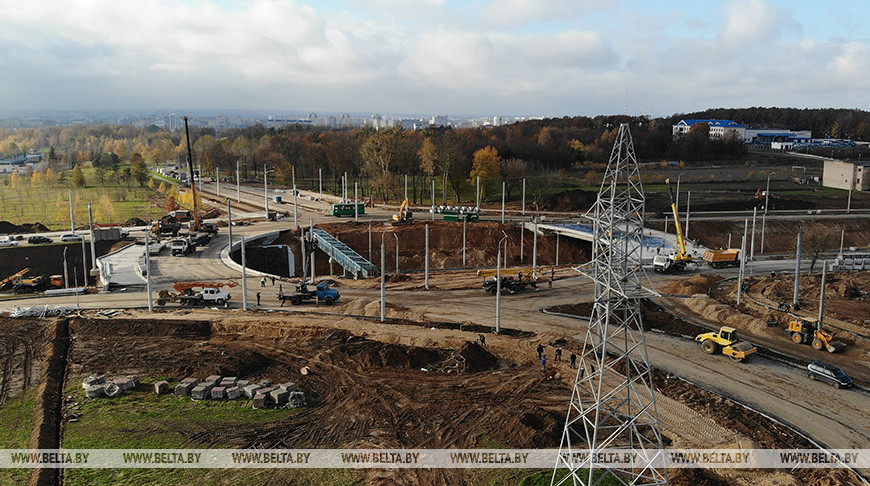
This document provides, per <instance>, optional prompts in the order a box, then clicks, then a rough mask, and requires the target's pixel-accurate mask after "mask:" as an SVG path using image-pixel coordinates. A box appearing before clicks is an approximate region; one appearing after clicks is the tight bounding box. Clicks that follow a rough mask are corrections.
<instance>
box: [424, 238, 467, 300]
mask: <svg viewBox="0 0 870 486" xmlns="http://www.w3.org/2000/svg"><path fill="white" fill-rule="evenodd" d="M463 253H464V251H463ZM424 260H425V262H426V269H425V272H426V290H429V225H428V224H427V225H426V255H425V258H424Z"/></svg>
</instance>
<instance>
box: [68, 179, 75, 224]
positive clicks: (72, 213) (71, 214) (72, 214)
mask: <svg viewBox="0 0 870 486" xmlns="http://www.w3.org/2000/svg"><path fill="white" fill-rule="evenodd" d="M69 230H70V231H71V232H73V233H75V232H76V215H75V211H74V210H73V198H72V189H70V190H69Z"/></svg>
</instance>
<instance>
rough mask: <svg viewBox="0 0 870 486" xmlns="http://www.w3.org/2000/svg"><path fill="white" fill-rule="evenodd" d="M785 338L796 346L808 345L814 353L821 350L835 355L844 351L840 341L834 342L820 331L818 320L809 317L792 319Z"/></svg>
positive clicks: (825, 333)
mask: <svg viewBox="0 0 870 486" xmlns="http://www.w3.org/2000/svg"><path fill="white" fill-rule="evenodd" d="M785 334H786V336H788V337H790V338H791V340H792V341H794V342H795V343H797V344H806V343H810V344H811V345H812V347H813V349H815V350H816V351H821V350H822V349H824V350H827V351H828V352H829V353H836V352H837V351H842V350H844V349H846V345H845V344H844V343H842V342H840V341H834V337H833V336H832V335H831V333H829V332H828V331H825V330H824V329H822V326H821V324H820V323H819V321H818V319H813V318H811V317H807V318H800V319H793V320H791V321H789V323H788V327H786V328H785Z"/></svg>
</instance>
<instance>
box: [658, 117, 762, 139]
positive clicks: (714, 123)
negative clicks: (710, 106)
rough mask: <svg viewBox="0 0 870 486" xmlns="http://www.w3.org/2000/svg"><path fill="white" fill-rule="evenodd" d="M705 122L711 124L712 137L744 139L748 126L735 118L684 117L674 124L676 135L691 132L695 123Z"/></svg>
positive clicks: (674, 133)
mask: <svg viewBox="0 0 870 486" xmlns="http://www.w3.org/2000/svg"><path fill="white" fill-rule="evenodd" d="M699 123H705V124H707V125H709V126H710V138H726V137H737V138H738V139H739V140H744V138H745V135H746V127H745V126H743V125H741V124H739V123H737V122H736V121H733V120H713V119H684V120H680V121H679V122H677V123H675V124H674V125H673V135H674V137H675V138H676V137H679V136H682V135H685V134H687V133H689V130H691V129H692V127H693V126H694V125H697V124H699Z"/></svg>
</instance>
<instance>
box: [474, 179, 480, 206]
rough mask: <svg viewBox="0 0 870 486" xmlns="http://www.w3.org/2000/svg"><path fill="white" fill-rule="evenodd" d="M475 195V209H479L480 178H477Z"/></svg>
mask: <svg viewBox="0 0 870 486" xmlns="http://www.w3.org/2000/svg"><path fill="white" fill-rule="evenodd" d="M475 194H476V196H475V204H476V206H475V207H476V208H477V209H480V176H478V177H477V192H476V193H475Z"/></svg>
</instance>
